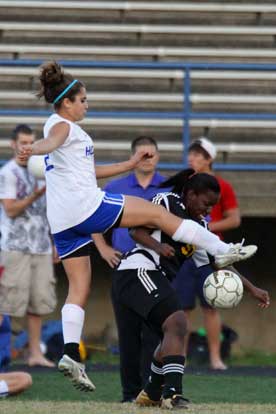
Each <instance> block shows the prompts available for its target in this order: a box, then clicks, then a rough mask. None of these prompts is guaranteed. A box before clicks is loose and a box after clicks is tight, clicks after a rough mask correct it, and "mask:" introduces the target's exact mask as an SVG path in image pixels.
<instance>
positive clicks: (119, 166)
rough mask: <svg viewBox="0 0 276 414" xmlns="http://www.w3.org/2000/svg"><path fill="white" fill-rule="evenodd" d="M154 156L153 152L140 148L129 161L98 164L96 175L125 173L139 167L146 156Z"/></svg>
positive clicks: (105, 176)
mask: <svg viewBox="0 0 276 414" xmlns="http://www.w3.org/2000/svg"><path fill="white" fill-rule="evenodd" d="M152 156H153V154H152V153H150V152H149V151H142V150H138V151H136V152H135V154H133V155H132V156H131V157H130V159H129V160H127V161H123V162H117V163H114V164H107V165H96V166H95V171H96V177H97V178H108V177H113V176H114V175H118V174H122V173H125V172H127V171H131V170H133V169H134V168H136V167H137V165H138V164H139V162H140V161H142V160H144V159H146V158H151V157H152Z"/></svg>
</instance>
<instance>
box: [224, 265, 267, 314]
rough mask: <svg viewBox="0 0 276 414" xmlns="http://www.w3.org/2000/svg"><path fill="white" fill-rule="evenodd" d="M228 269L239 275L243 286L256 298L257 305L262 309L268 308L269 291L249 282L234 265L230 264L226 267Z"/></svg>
mask: <svg viewBox="0 0 276 414" xmlns="http://www.w3.org/2000/svg"><path fill="white" fill-rule="evenodd" d="M228 268H229V269H230V270H232V271H233V272H235V273H236V274H238V275H239V277H240V278H241V280H242V283H243V286H244V288H245V289H246V290H247V291H248V292H249V293H250V294H251V295H252V296H253V297H254V298H255V299H257V301H258V302H259V303H258V306H259V307H260V308H262V309H266V308H268V306H269V305H270V297H269V293H268V292H267V291H266V290H264V289H261V288H258V287H257V286H255V285H253V283H251V282H250V281H249V280H248V279H247V278H246V277H244V276H242V275H241V274H240V273H239V272H238V271H237V269H236V268H234V266H230V267H228Z"/></svg>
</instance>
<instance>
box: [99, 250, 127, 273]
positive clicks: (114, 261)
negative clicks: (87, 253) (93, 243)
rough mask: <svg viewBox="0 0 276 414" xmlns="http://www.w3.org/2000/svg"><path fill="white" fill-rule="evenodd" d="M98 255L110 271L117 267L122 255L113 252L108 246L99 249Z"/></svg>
mask: <svg viewBox="0 0 276 414" xmlns="http://www.w3.org/2000/svg"><path fill="white" fill-rule="evenodd" d="M100 254H101V256H102V258H103V259H104V260H105V261H106V262H107V263H108V264H109V266H110V267H111V268H112V269H114V268H115V267H116V266H118V264H119V263H120V261H121V258H122V253H121V252H119V250H115V249H113V247H111V246H108V245H107V246H105V247H102V248H101V251H100Z"/></svg>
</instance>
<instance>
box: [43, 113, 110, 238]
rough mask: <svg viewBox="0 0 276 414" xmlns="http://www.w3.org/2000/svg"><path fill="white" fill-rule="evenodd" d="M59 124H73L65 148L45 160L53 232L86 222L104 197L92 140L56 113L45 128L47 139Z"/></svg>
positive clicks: (49, 214)
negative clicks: (99, 183) (95, 163)
mask: <svg viewBox="0 0 276 414" xmlns="http://www.w3.org/2000/svg"><path fill="white" fill-rule="evenodd" d="M59 122H66V123H67V124H69V125H70V131H69V135H68V137H67V139H66V141H65V142H64V144H63V145H61V146H60V147H59V148H57V149H56V150H54V151H53V152H51V153H50V154H49V155H47V156H46V157H45V163H46V174H45V176H46V184H47V186H46V197H47V216H48V220H49V223H50V227H51V232H52V233H58V232H60V231H63V230H66V229H68V228H70V227H73V226H76V225H77V224H80V223H81V222H83V221H84V220H86V219H87V218H88V217H89V216H91V214H93V213H94V212H95V211H96V209H97V208H98V207H99V205H100V204H101V202H102V199H103V196H104V192H103V191H102V190H101V189H100V188H99V187H98V186H97V180H96V174H95V165H94V145H93V141H92V139H91V137H90V136H89V135H88V134H86V132H85V131H84V130H83V129H82V128H81V127H80V126H79V125H77V124H75V123H74V122H71V121H69V120H67V119H65V118H62V117H61V116H59V115H58V114H53V115H51V116H50V118H49V119H48V120H47V122H46V124H45V126H44V137H45V139H47V136H48V134H49V131H50V129H51V128H52V127H53V126H54V125H55V124H57V123H59Z"/></svg>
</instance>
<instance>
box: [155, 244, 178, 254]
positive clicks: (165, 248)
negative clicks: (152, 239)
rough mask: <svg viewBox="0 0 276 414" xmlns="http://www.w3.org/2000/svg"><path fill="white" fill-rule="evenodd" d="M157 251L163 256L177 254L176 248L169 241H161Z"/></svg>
mask: <svg viewBox="0 0 276 414" xmlns="http://www.w3.org/2000/svg"><path fill="white" fill-rule="evenodd" d="M156 253H158V254H160V256H163V257H173V256H175V250H174V248H173V247H172V246H170V245H169V244H167V243H161V244H160V246H159V247H158V248H157V251H156Z"/></svg>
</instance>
